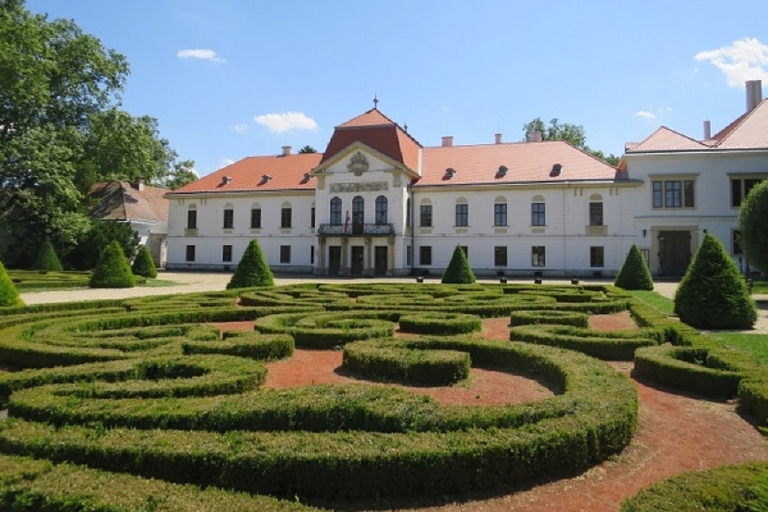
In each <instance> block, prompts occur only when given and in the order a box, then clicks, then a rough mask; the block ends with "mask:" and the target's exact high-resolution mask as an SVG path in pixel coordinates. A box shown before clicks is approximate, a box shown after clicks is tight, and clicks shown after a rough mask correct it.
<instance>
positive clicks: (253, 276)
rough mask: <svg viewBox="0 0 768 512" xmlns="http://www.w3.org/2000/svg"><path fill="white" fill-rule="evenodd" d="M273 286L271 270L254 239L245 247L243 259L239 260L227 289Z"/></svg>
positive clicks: (257, 242)
mask: <svg viewBox="0 0 768 512" xmlns="http://www.w3.org/2000/svg"><path fill="white" fill-rule="evenodd" d="M274 285H275V278H274V276H273V275H272V270H270V268H269V265H267V260H266V259H265V258H264V254H263V253H262V252H261V247H260V246H259V241H258V240H256V239H255V238H254V239H253V240H251V243H249V244H248V247H246V249H245V252H244V253H243V257H242V258H240V262H239V263H238V264H237V269H236V270H235V273H234V274H233V275H232V279H230V281H229V283H227V289H228V290H229V289H230V288H249V287H252V286H274Z"/></svg>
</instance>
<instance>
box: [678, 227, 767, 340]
mask: <svg viewBox="0 0 768 512" xmlns="http://www.w3.org/2000/svg"><path fill="white" fill-rule="evenodd" d="M675 313H676V314H677V315H678V316H679V317H680V320H682V321H683V322H685V323H687V324H689V325H692V326H693V327H696V328H699V329H749V328H751V327H752V326H753V325H754V323H755V321H756V320H757V306H756V305H755V301H754V300H752V297H751V296H750V294H749V289H748V288H747V284H746V282H745V281H744V278H743V277H742V276H741V274H739V269H738V268H737V267H736V263H734V261H733V260H732V259H731V258H730V257H729V256H728V254H727V253H726V252H725V248H724V247H723V244H722V243H720V240H718V239H717V238H716V237H715V236H713V235H710V234H705V235H704V241H703V242H702V244H701V247H699V250H698V251H697V252H696V256H694V258H693V261H692V262H691V264H690V265H689V266H688V270H687V271H686V273H685V276H683V279H682V280H681V281H680V284H679V285H678V287H677V292H676V293H675Z"/></svg>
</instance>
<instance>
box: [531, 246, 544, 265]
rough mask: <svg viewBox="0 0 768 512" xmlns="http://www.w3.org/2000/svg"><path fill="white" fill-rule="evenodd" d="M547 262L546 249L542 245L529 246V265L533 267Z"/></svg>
mask: <svg viewBox="0 0 768 512" xmlns="http://www.w3.org/2000/svg"><path fill="white" fill-rule="evenodd" d="M546 264H547V251H546V248H545V247H544V246H543V245H534V246H533V247H531V265H533V266H534V267H543V266H546Z"/></svg>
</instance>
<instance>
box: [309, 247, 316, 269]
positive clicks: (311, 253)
mask: <svg viewBox="0 0 768 512" xmlns="http://www.w3.org/2000/svg"><path fill="white" fill-rule="evenodd" d="M309 264H310V265H314V264H315V246H314V245H310V246H309Z"/></svg>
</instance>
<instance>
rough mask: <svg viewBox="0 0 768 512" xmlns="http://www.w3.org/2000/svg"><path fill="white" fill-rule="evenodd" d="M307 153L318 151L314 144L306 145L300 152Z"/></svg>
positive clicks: (301, 153)
mask: <svg viewBox="0 0 768 512" xmlns="http://www.w3.org/2000/svg"><path fill="white" fill-rule="evenodd" d="M305 153H317V150H316V149H315V148H313V147H312V146H304V147H303V148H301V149H300V150H299V154H300V155H303V154H305Z"/></svg>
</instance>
